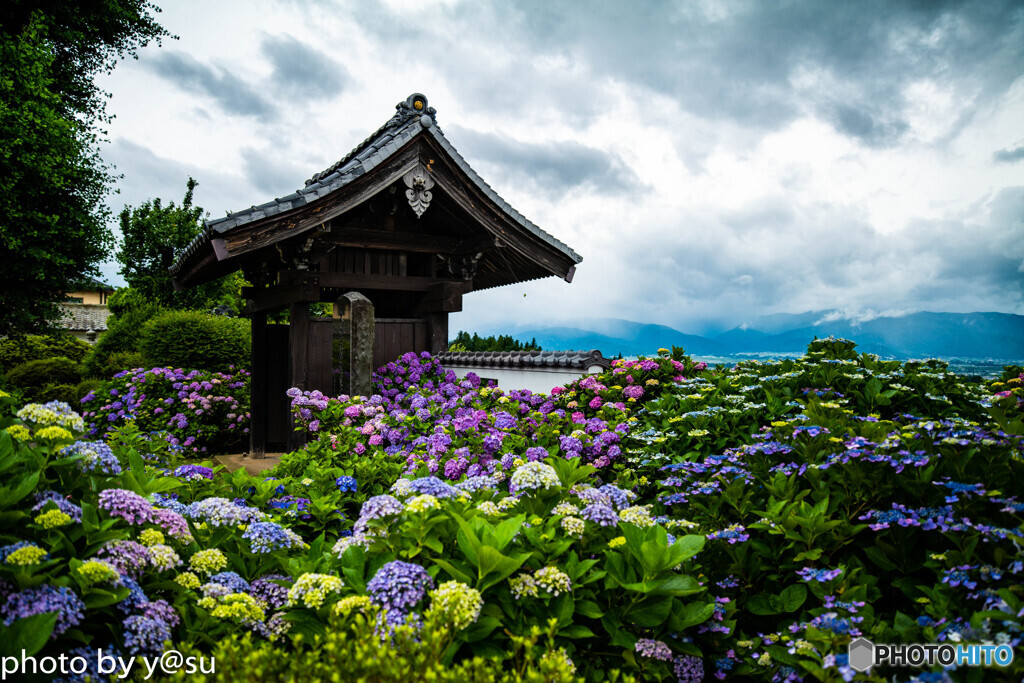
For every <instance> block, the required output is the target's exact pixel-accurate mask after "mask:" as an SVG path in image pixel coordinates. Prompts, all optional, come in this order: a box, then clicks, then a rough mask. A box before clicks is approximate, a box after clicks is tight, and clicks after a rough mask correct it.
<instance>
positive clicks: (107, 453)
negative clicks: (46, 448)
mask: <svg viewBox="0 0 1024 683" xmlns="http://www.w3.org/2000/svg"><path fill="white" fill-rule="evenodd" d="M60 453H61V455H63V456H64V457H66V458H70V457H73V456H81V459H80V460H79V461H78V463H77V464H78V469H80V470H82V471H83V472H85V473H87V474H106V475H111V476H114V475H118V474H121V463H120V462H118V460H117V456H116V455H114V452H113V451H112V450H110V446H108V445H107V444H105V443H103V442H102V441H76V442H75V443H73V444H71V445H70V446H68V447H66V448H64V449H62V450H61V452H60Z"/></svg>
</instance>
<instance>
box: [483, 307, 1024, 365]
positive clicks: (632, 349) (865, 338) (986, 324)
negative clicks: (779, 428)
mask: <svg viewBox="0 0 1024 683" xmlns="http://www.w3.org/2000/svg"><path fill="white" fill-rule="evenodd" d="M497 332H500V333H503V334H511V335H512V336H514V337H516V338H517V339H526V340H529V339H532V338H536V340H537V343H538V344H540V346H541V348H543V349H545V350H570V349H575V350H586V349H600V350H601V352H602V353H603V354H604V355H605V356H606V357H610V356H616V355H618V354H622V355H624V356H638V355H650V354H653V353H655V352H656V351H657V350H658V349H659V348H662V347H665V348H668V347H671V346H682V347H683V348H685V349H686V351H687V353H689V354H691V355H694V356H726V357H727V356H735V355H746V354H778V355H799V354H801V353H803V351H804V350H805V349H806V348H807V343H808V342H810V341H811V340H812V339H813V338H814V337H816V336H817V337H827V336H829V335H835V336H837V337H845V338H847V339H852V340H853V341H855V342H857V348H858V350H860V351H866V352H869V353H877V354H878V355H880V356H883V357H892V358H901V359H906V358H977V359H984V358H990V359H1000V360H1017V361H1019V360H1021V359H1024V316H1022V315H1014V314H1010V313H929V312H920V313H909V314H907V315H903V316H899V317H877V318H873V319H871V320H864V321H857V320H850V319H844V318H842V317H841V314H840V313H838V312H835V311H813V312H808V313H799V314H777V315H772V316H765V317H762V318H757V319H755V320H753V321H751V322H750V323H748V324H744V325H742V326H740V327H736V328H733V329H731V330H728V331H726V332H723V333H721V334H717V335H714V336H700V335H694V334H686V333H684V332H681V331H679V330H677V329H674V328H671V327H666V326H665V325H653V324H645V323H637V322H631V321H628V320H618V319H615V318H589V319H583V320H576V321H572V322H571V323H568V324H567V325H565V326H559V327H540V326H526V325H523V326H518V327H515V328H512V329H511V330H510V329H507V328H505V329H502V330H490V331H487V332H486V333H488V334H489V333H497Z"/></svg>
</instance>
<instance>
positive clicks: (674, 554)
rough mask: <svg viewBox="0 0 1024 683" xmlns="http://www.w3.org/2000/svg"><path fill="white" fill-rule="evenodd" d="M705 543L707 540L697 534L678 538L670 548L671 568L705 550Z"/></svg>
mask: <svg viewBox="0 0 1024 683" xmlns="http://www.w3.org/2000/svg"><path fill="white" fill-rule="evenodd" d="M704 542H705V538H704V537H703V536H697V535H695V534H687V535H686V536H683V537H682V538H677V539H676V542H675V543H673V544H672V547H671V548H669V553H670V554H671V558H672V559H671V565H670V566H672V567H675V566H677V565H679V564H681V563H682V562H683V561H685V560H688V559H690V558H691V557H693V556H694V555H696V554H697V553H699V552H700V551H701V550H703V549H704Z"/></svg>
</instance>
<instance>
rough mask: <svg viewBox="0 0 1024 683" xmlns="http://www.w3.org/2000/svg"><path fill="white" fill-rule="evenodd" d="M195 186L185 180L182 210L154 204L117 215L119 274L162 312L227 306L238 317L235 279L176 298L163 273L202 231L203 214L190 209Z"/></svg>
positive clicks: (172, 205)
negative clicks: (120, 236) (119, 217)
mask: <svg viewBox="0 0 1024 683" xmlns="http://www.w3.org/2000/svg"><path fill="white" fill-rule="evenodd" d="M198 184H199V183H197V182H196V181H195V179H193V178H189V179H188V182H187V183H186V184H185V196H184V198H183V199H182V201H181V204H180V205H175V203H174V202H169V203H167V204H166V205H164V204H163V202H162V201H161V200H160V199H159V198H157V199H151V200H149V201H147V202H144V203H142V204H141V205H139V206H137V207H134V208H133V207H131V206H126V207H125V208H124V210H123V211H121V234H122V236H123V238H122V241H121V248H120V249H119V250H118V252H117V261H118V263H120V264H121V270H120V273H121V275H122V276H124V279H125V281H126V282H127V283H128V286H129V287H131V289H132V290H133V291H134V292H137V293H138V294H141V295H142V297H143V298H144V299H145V300H146V301H151V302H153V303H156V304H158V305H160V306H163V307H164V308H170V309H191V310H207V311H208V310H210V309H212V308H214V307H216V306H219V305H222V304H226V305H228V306H230V307H231V308H233V309H234V310H235V312H236V313H239V312H240V310H239V305H240V299H239V297H240V289H241V285H242V278H241V276H240V275H239V274H235V275H228V276H226V277H224V278H220V279H218V280H214V281H213V282H208V283H206V284H202V285H197V286H195V287H190V288H188V289H184V290H182V291H179V292H176V291H174V285H173V283H172V281H171V275H170V273H169V272H168V270H167V269H168V268H170V266H171V265H172V264H173V263H174V262H175V261H177V260H178V259H179V258H180V257H181V256H182V255H183V254H184V253H185V249H186V248H188V245H189V244H190V243H191V242H192V240H193V239H195V238H196V237H197V236H198V235H199V234H200V233H202V231H203V217H204V215H205V214H204V212H203V209H202V208H201V207H198V206H195V205H193V203H192V196H193V192H194V191H195V188H196V186H197V185H198Z"/></svg>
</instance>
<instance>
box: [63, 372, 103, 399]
mask: <svg viewBox="0 0 1024 683" xmlns="http://www.w3.org/2000/svg"><path fill="white" fill-rule="evenodd" d="M101 386H103V380H101V379H96V378H94V377H93V378H90V379H84V380H82V381H81V382H79V383H78V386H76V387H75V400H74V402H73V403H71V402H70V401H69V403H71V405H73V406H81V405H82V399H83V398H85V397H86V396H88V395H89V394H90V393H92V392H95V391H96V390H97V389H99V388H100V387H101Z"/></svg>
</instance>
